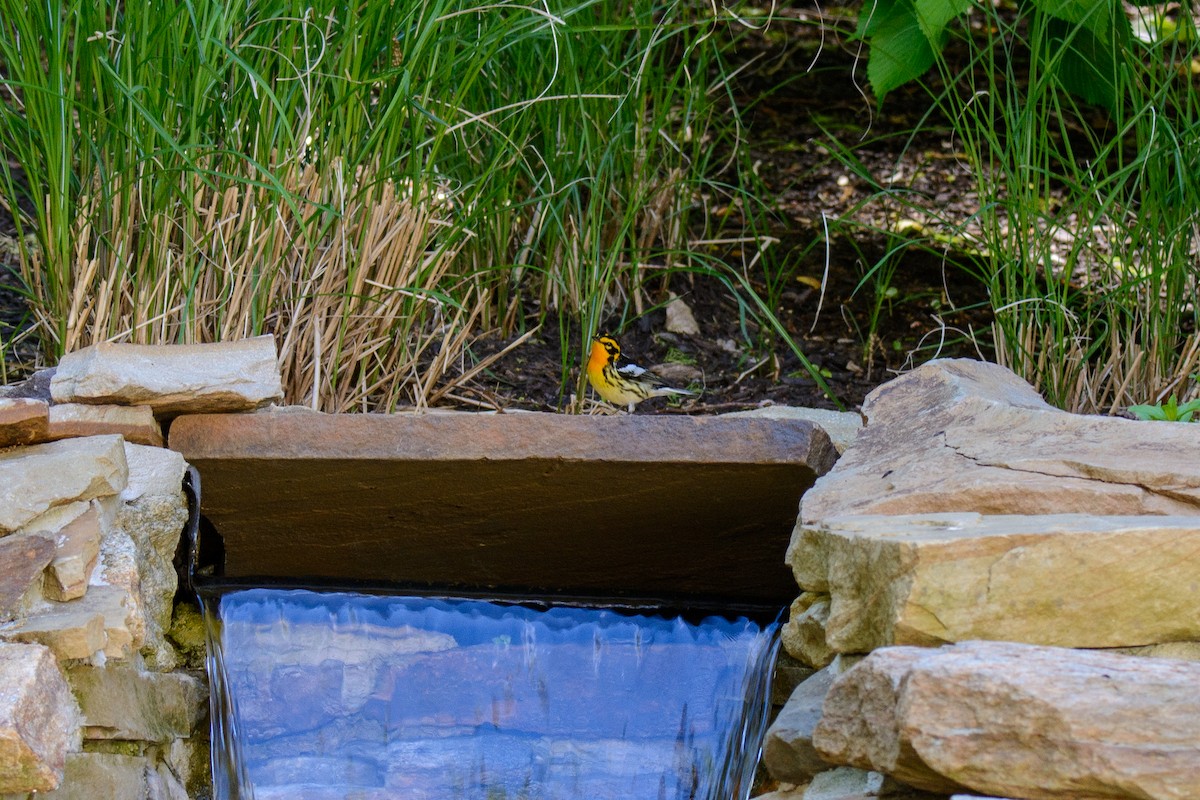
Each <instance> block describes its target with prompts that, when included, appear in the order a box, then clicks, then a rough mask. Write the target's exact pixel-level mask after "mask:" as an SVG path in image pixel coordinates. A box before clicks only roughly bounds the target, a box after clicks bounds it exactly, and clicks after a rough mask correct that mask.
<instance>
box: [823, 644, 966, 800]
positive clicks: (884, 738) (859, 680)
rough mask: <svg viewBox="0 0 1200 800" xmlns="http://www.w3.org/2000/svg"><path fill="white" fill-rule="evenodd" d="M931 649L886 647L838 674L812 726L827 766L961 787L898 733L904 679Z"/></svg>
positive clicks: (933, 786) (923, 785) (928, 786)
mask: <svg viewBox="0 0 1200 800" xmlns="http://www.w3.org/2000/svg"><path fill="white" fill-rule="evenodd" d="M934 652H936V651H933V650H927V649H923V648H918V647H888V648H884V649H882V650H876V651H875V652H874V653H871V654H870V655H869V656H867V657H866V658H865V659H863V661H861V662H860V663H858V664H856V665H855V666H854V667H853V668H851V669H849V670H847V671H846V672H845V673H844V674H842V675H840V676H838V678H837V680H835V681H834V682H833V685H832V686H831V687H830V689H829V693H828V694H827V695H826V696H825V704H824V706H823V708H822V713H821V720H820V721H819V722H818V723H817V726H816V728H815V729H814V730H813V736H812V744H813V748H814V749H815V750H816V751H817V754H818V755H819V756H820V757H821V758H823V759H825V760H826V761H828V762H830V763H831V764H841V765H845V766H852V767H858V768H860V769H865V770H873V771H878V772H883V773H886V774H888V775H891V776H892V777H894V778H896V779H897V780H899V781H902V782H903V783H907V784H909V785H911V786H916V787H918V788H920V789H925V790H927V791H931V792H942V793H944V794H949V793H951V792H954V791H958V790H960V789H962V788H964V787H963V786H962V785H961V784H958V783H955V782H954V781H952V780H950V779H949V778H947V777H945V776H943V775H941V774H940V773H938V772H936V771H934V770H933V769H931V768H930V766H929V765H928V764H926V763H925V762H924V761H923V760H922V759H921V758H920V756H919V755H917V754H916V753H915V752H914V751H913V749H912V747H911V746H909V740H908V739H907V738H905V736H904V735H902V733H901V725H902V722H903V719H902V713H903V712H902V711H901V709H900V703H901V693H902V691H903V686H904V682H905V680H906V679H907V677H908V675H909V672H910V671H911V670H912V668H913V666H914V665H915V664H916V663H918V662H919V661H920V660H921V659H923V658H926V657H928V656H930V654H932V653H934Z"/></svg>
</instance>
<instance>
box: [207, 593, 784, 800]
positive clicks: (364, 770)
mask: <svg viewBox="0 0 1200 800" xmlns="http://www.w3.org/2000/svg"><path fill="white" fill-rule="evenodd" d="M208 606H209V607H208V608H207V609H206V614H207V616H209V618H210V620H211V619H212V618H213V617H218V618H219V623H215V624H213V623H210V625H209V629H210V647H209V652H210V654H212V656H211V658H210V664H209V671H210V673H211V675H212V678H213V686H214V688H216V687H220V688H221V691H220V692H217V691H214V700H213V716H214V721H213V725H214V730H213V734H214V735H213V743H214V772H215V773H216V774H215V775H214V783H215V787H216V797H217V798H219V799H220V800H223V799H225V798H238V799H239V800H242V799H243V798H249V797H255V798H257V799H258V800H268V799H270V798H284V797H286V798H289V800H299V799H301V798H313V800H325V798H355V799H356V800H359V799H361V800H376V798H378V799H380V800H382V798H404V800H434V799H435V798H436V800H450V799H451V798H464V800H507V799H509V798H512V799H515V798H521V799H522V800H568V798H570V800H579V799H581V798H586V799H587V800H610V799H611V800H642V799H643V798H644V800H684V799H685V798H688V799H690V798H699V799H701V800H707V799H711V800H718V799H719V800H727V799H736V798H745V797H747V796H748V794H749V790H750V781H751V777H752V775H753V771H754V765H755V760H756V757H757V754H758V748H759V745H760V742H761V738H762V732H763V730H764V727H765V718H766V713H767V703H768V698H769V694H770V692H769V682H770V673H771V667H772V664H773V662H774V657H775V653H776V650H777V647H778V641H777V639H778V637H777V636H776V635H775V634H776V630H775V628H776V626H775V625H773V624H772V625H767V626H761V625H758V624H757V623H754V622H752V621H749V620H747V619H744V618H741V619H737V620H727V619H723V618H718V617H710V618H708V619H705V620H703V621H700V622H698V623H695V624H693V623H689V622H687V621H685V620H683V619H682V618H679V617H669V618H664V617H656V616H645V615H636V616H631V615H626V614H621V613H617V612H615V611H611V610H602V609H592V608H574V607H554V608H550V609H548V610H546V609H532V608H527V607H524V606H520V605H507V604H500V603H494V602H485V601H480V600H444V599H433V598H416V597H380V596H373V595H359V594H349V593H332V592H321V593H319V592H311V591H299V590H280V589H249V590H244V591H236V592H231V593H228V594H225V595H223V596H221V597H220V598H218V599H210V600H209V601H208Z"/></svg>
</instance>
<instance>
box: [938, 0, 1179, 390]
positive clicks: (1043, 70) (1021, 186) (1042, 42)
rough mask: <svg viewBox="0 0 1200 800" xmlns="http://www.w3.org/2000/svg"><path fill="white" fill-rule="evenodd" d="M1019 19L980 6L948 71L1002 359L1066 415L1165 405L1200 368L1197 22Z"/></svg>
mask: <svg viewBox="0 0 1200 800" xmlns="http://www.w3.org/2000/svg"><path fill="white" fill-rule="evenodd" d="M1022 8H1023V9H1025V11H1026V12H1027V13H1023V14H1020V15H1017V16H1015V17H1014V16H1012V15H1007V14H1002V13H999V12H997V11H996V9H995V7H994V6H993V5H992V4H989V3H983V4H980V5H979V6H976V7H974V9H973V12H972V13H973V14H977V15H982V17H983V19H984V24H982V25H980V26H978V27H977V28H976V33H975V35H974V36H970V37H968V39H967V41H968V45H969V52H970V53H971V58H970V61H969V63H967V64H966V65H965V66H963V65H959V66H952V64H951V62H950V61H949V60H948V59H946V58H944V57H939V59H938V62H937V63H938V67H939V69H940V70H941V77H942V83H943V85H944V86H945V87H946V88H945V89H944V90H943V91H941V93H940V94H939V95H938V97H937V99H938V102H939V103H940V104H941V106H942V108H943V110H944V111H945V112H946V114H947V116H948V117H949V118H950V120H951V124H952V126H953V128H954V132H955V136H956V140H957V142H958V143H959V144H960V145H961V146H962V147H963V148H964V149H965V151H966V153H967V154H968V156H969V160H970V162H971V164H972V166H973V169H974V174H975V181H976V183H977V186H978V188H979V195H980V198H981V204H980V209H979V213H978V218H977V222H978V224H979V226H980V228H981V231H982V233H981V236H982V244H983V249H984V250H985V251H986V252H987V253H989V259H988V261H987V262H985V266H984V268H983V271H984V275H983V277H984V279H985V280H986V281H987V283H988V288H989V291H990V295H991V302H992V306H993V309H994V311H995V324H994V338H995V344H996V355H997V359H998V360H999V361H1000V362H1001V363H1004V364H1006V365H1008V366H1009V367H1011V368H1012V369H1013V370H1015V371H1016V372H1017V373H1018V374H1020V375H1022V376H1024V377H1025V378H1026V379H1028V380H1030V381H1031V382H1032V383H1033V384H1034V385H1035V386H1037V387H1038V388H1039V389H1040V390H1042V391H1043V392H1044V393H1045V394H1046V396H1047V398H1048V399H1050V400H1051V401H1052V402H1055V403H1057V404H1059V405H1061V406H1063V407H1065V408H1069V409H1073V410H1077V411H1092V412H1111V411H1113V410H1115V409H1117V408H1119V407H1122V406H1129V405H1133V404H1136V403H1144V402H1150V401H1161V400H1162V399H1163V398H1165V397H1166V396H1168V395H1170V394H1171V393H1173V392H1176V391H1180V392H1181V391H1182V390H1184V389H1188V388H1193V387H1192V384H1194V382H1192V381H1189V380H1188V375H1189V374H1190V373H1193V372H1195V371H1196V369H1197V366H1198V365H1200V339H1198V338H1197V322H1198V314H1200V312H1198V310H1197V307H1196V302H1195V301H1196V293H1197V275H1198V272H1200V270H1198V269H1197V258H1198V246H1200V173H1198V171H1197V170H1198V168H1200V97H1198V96H1197V91H1196V88H1195V86H1194V85H1193V83H1192V80H1191V75H1192V66H1193V65H1194V64H1196V63H1200V62H1197V61H1196V59H1197V58H1200V52H1198V49H1197V41H1198V40H1197V37H1196V36H1195V28H1194V25H1193V22H1192V20H1191V18H1190V17H1189V16H1188V13H1189V12H1188V9H1187V7H1186V6H1185V7H1181V8H1180V9H1179V14H1180V15H1181V17H1180V19H1179V22H1178V28H1177V29H1176V32H1174V33H1170V34H1168V33H1166V32H1165V31H1164V29H1163V28H1161V27H1160V26H1157V25H1155V24H1150V25H1145V26H1135V27H1140V28H1141V29H1142V30H1144V31H1147V32H1148V33H1147V34H1146V35H1143V36H1142V37H1136V36H1133V35H1132V33H1131V31H1132V30H1133V29H1132V28H1131V27H1130V25H1129V24H1128V21H1127V20H1126V18H1125V17H1123V16H1120V15H1121V13H1122V11H1121V8H1122V7H1121V6H1120V5H1116V6H1113V5H1112V4H1111V3H1107V2H1094V3H1090V4H1081V6H1080V8H1083V9H1085V10H1086V11H1087V14H1088V15H1093V16H1085V17H1084V18H1082V19H1080V20H1077V21H1076V23H1075V24H1073V25H1064V23H1063V22H1062V20H1058V19H1054V18H1050V17H1048V16H1047V15H1045V14H1043V13H1042V12H1040V11H1039V10H1038V9H1037V8H1034V7H1027V6H1022ZM1146 13H1147V14H1148V13H1149V11H1147V12H1146ZM1109 14H1113V16H1111V17H1110V16H1108V15H1109ZM1095 15H1103V16H1099V17H1097V16H1095ZM1099 23H1102V24H1099ZM1096 31H1101V32H1103V33H1104V34H1105V35H1104V36H1099V35H1097V34H1096ZM1098 46H1102V47H1103V48H1107V50H1105V51H1103V52H1097V51H1095V50H1094V48H1096V47H1098ZM1089 48H1093V49H1089ZM1068 53H1070V54H1072V55H1073V57H1074V58H1075V61H1074V62H1070V63H1074V64H1075V65H1076V67H1077V65H1078V57H1079V55H1080V54H1081V53H1082V54H1084V55H1085V56H1086V55H1088V54H1089V53H1091V54H1092V68H1091V70H1090V72H1089V74H1088V75H1086V76H1079V75H1075V76H1073V78H1074V83H1075V85H1078V84H1079V83H1080V82H1081V80H1085V79H1086V80H1090V81H1095V82H1099V83H1101V84H1103V86H1102V87H1101V88H1102V89H1103V91H1100V92H1098V96H1103V97H1108V98H1111V103H1110V107H1109V108H1106V109H1099V108H1096V107H1086V106H1084V105H1082V104H1081V102H1080V101H1078V100H1076V99H1075V96H1074V95H1072V94H1070V93H1068V92H1067V91H1066V90H1065V88H1064V79H1063V73H1064V69H1065V68H1066V67H1065V64H1067V62H1064V61H1063V59H1064V55H1065V54H1068ZM1026 65H1027V66H1026ZM1076 67H1072V68H1076ZM1067 77H1071V76H1069V75H1068V76H1067ZM1070 82H1071V81H1069V80H1068V81H1066V83H1068V84H1069V83H1070Z"/></svg>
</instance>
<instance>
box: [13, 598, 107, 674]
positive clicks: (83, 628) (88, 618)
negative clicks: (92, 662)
mask: <svg viewBox="0 0 1200 800" xmlns="http://www.w3.org/2000/svg"><path fill="white" fill-rule="evenodd" d="M0 636H3V638H5V639H7V640H9V641H13V642H27V643H36V644H41V645H45V646H46V647H49V648H50V649H51V650H52V651H53V652H54V656H55V658H57V659H59V660H60V661H70V660H75V659H87V658H91V657H92V656H93V655H94V654H95V653H97V652H98V651H100V650H103V649H104V645H105V644H106V643H107V641H108V637H107V635H106V634H105V631H104V615H103V614H102V613H100V612H99V611H97V610H95V609H94V608H88V607H86V606H80V605H78V604H74V603H70V604H66V603H64V604H62V605H61V606H59V607H55V608H51V609H49V610H47V611H43V612H41V613H37V614H32V615H30V616H28V617H25V618H23V619H21V620H19V621H18V622H17V623H15V624H13V625H10V626H7V627H5V628H4V629H2V630H0Z"/></svg>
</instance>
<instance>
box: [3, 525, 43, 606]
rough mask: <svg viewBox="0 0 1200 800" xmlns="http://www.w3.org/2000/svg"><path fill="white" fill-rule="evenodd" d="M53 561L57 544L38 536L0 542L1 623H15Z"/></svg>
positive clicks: (18, 536) (16, 536)
mask: <svg viewBox="0 0 1200 800" xmlns="http://www.w3.org/2000/svg"><path fill="white" fill-rule="evenodd" d="M53 558H54V540H53V539H51V538H50V537H49V536H42V535H39V534H16V535H14V536H5V537H4V538H2V539H0V622H3V621H5V620H9V619H12V618H13V617H14V616H15V615H16V614H17V613H18V611H19V610H20V609H21V606H22V605H23V601H24V600H25V598H26V597H27V596H28V594H29V592H30V589H32V588H34V587H35V586H36V585H37V582H38V577H39V576H40V575H41V574H42V570H44V569H45V568H46V565H47V564H49V563H50V561H51V559H53Z"/></svg>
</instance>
